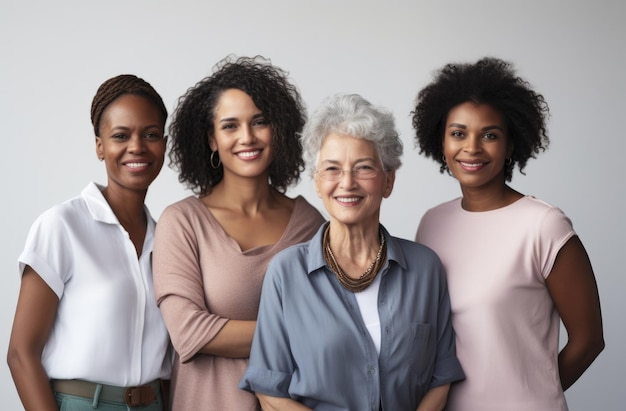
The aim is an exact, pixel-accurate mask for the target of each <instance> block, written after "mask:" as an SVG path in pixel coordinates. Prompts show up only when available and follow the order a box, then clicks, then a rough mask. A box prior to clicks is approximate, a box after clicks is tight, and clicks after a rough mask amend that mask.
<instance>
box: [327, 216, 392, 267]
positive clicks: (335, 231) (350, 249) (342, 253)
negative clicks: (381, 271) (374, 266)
mask: <svg viewBox="0 0 626 411" xmlns="http://www.w3.org/2000/svg"><path fill="white" fill-rule="evenodd" d="M328 230H329V231H328V234H329V237H330V248H331V249H332V250H333V253H334V254H335V256H337V257H338V258H340V259H341V260H342V261H346V260H348V261H350V262H351V263H352V264H354V265H357V266H363V265H367V264H369V261H371V259H372V258H374V256H375V255H376V252H377V251H378V248H379V247H380V236H379V223H378V220H376V221H375V222H372V223H371V224H358V225H347V224H342V223H339V222H337V221H333V219H332V218H331V222H330V224H329V228H328Z"/></svg>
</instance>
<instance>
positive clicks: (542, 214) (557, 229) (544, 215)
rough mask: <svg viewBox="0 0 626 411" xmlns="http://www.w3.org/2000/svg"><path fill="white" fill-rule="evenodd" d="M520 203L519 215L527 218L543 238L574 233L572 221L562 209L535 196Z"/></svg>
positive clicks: (526, 197) (528, 197) (525, 198)
mask: <svg viewBox="0 0 626 411" xmlns="http://www.w3.org/2000/svg"><path fill="white" fill-rule="evenodd" d="M519 203H520V204H519V209H518V210H517V212H518V214H519V215H520V216H522V215H523V216H524V218H527V219H528V224H529V225H530V224H532V223H534V224H535V227H536V230H537V232H538V233H539V234H540V235H541V236H546V235H551V234H553V233H556V234H559V233H570V232H573V224H572V221H571V220H570V218H569V217H568V216H567V215H566V214H565V213H564V212H563V211H562V210H561V209H560V208H558V207H556V206H554V205H552V204H549V203H547V202H545V201H543V200H540V199H538V198H535V197H533V196H525V197H524V198H523V199H522V200H520V202H519Z"/></svg>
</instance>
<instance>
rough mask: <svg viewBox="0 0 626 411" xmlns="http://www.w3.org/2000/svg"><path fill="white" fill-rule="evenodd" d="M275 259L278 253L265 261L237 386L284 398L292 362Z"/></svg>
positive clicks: (293, 366)
mask: <svg viewBox="0 0 626 411" xmlns="http://www.w3.org/2000/svg"><path fill="white" fill-rule="evenodd" d="M277 260H280V255H279V256H277V258H275V259H274V260H272V262H271V263H270V264H269V267H268V269H267V273H266V276H265V280H264V282H263V289H262V292H261V304H260V307H259V316H258V319H257V327H256V330H255V333H254V339H253V341H252V348H251V351H250V363H249V365H248V369H247V370H246V373H245V374H244V376H243V378H242V379H241V382H240V384H239V388H242V389H244V390H247V391H251V392H259V393H262V394H267V395H271V396H275V397H285V398H286V397H289V385H290V383H291V377H292V375H293V371H294V369H295V364H294V360H293V356H292V355H291V349H290V342H289V335H288V332H287V327H286V323H285V317H284V313H283V301H282V286H281V282H280V275H279V273H280V270H281V267H280V264H279V261H277ZM303 270H304V268H303Z"/></svg>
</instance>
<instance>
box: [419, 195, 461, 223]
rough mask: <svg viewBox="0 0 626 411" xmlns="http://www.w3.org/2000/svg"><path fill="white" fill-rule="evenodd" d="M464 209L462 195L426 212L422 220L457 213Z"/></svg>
mask: <svg viewBox="0 0 626 411" xmlns="http://www.w3.org/2000/svg"><path fill="white" fill-rule="evenodd" d="M461 209H462V207H461V197H457V198H454V199H452V200H449V201H446V202H444V203H441V204H438V205H436V206H434V207H432V208H430V209H428V210H427V211H426V212H425V213H424V217H423V218H422V220H424V219H426V218H435V217H440V216H447V215H450V214H453V213H456V212H458V211H460V210H461Z"/></svg>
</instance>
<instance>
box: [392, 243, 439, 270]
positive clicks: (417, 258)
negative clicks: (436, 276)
mask: <svg viewBox="0 0 626 411" xmlns="http://www.w3.org/2000/svg"><path fill="white" fill-rule="evenodd" d="M389 242H390V245H391V246H392V247H396V248H397V249H398V250H399V251H400V252H401V253H402V255H403V256H404V258H405V259H406V260H407V261H409V262H419V264H426V265H429V266H432V265H439V264H441V262H440V260H439V256H438V255H437V253H435V251H433V250H432V249H431V248H430V247H427V246H426V245H424V244H421V243H417V242H415V241H411V240H407V239H404V238H398V237H393V236H390V237H389Z"/></svg>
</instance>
